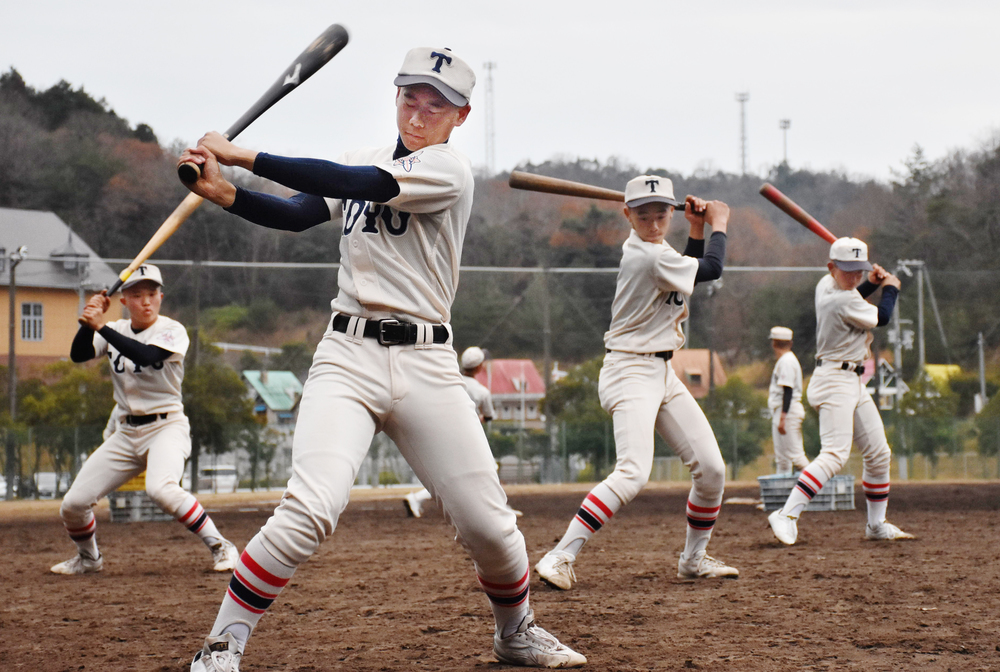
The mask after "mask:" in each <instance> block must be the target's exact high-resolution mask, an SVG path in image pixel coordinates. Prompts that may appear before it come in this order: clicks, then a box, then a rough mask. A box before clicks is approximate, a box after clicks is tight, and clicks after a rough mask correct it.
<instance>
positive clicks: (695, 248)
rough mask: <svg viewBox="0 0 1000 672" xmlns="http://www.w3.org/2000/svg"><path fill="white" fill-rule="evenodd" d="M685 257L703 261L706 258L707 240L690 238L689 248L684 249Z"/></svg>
mask: <svg viewBox="0 0 1000 672" xmlns="http://www.w3.org/2000/svg"><path fill="white" fill-rule="evenodd" d="M684 256H685V257H694V258H695V259H701V258H702V257H703V256H705V239H704V238H691V237H689V238H688V243H687V247H685V248H684Z"/></svg>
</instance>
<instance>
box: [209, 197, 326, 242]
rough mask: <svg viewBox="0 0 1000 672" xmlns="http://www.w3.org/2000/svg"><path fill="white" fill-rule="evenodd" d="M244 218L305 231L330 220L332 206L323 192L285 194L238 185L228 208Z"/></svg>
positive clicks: (287, 229)
mask: <svg viewBox="0 0 1000 672" xmlns="http://www.w3.org/2000/svg"><path fill="white" fill-rule="evenodd" d="M226 210H227V211H228V212H231V213H233V214H234V215H237V216H239V217H242V218H243V219H245V220H247V221H249V222H253V223H254V224H259V225H260V226H266V227H267V228H269V229H279V230H281V231H296V232H299V231H305V230H306V229H311V228H312V227H314V226H316V225H317V224H322V223H323V222H327V221H329V220H330V208H329V207H327V205H326V201H325V200H323V197H322V196H314V195H312V194H296V195H295V196H292V197H291V198H281V197H280V196H272V195H270V194H262V193H260V192H259V191H250V190H249V189H243V188H242V187H236V200H235V201H233V204H232V205H230V206H229V207H228V208H226Z"/></svg>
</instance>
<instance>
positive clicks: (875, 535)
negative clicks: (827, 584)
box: [52, 520, 917, 571]
mask: <svg viewBox="0 0 1000 672" xmlns="http://www.w3.org/2000/svg"><path fill="white" fill-rule="evenodd" d="M916 538H917V537H916V536H914V535H912V534H910V533H909V532H903V531H902V530H901V529H899V528H898V527H896V526H895V525H893V524H892V523H890V522H889V521H886V520H883V521H882V523H881V524H880V525H871V524H870V523H869V524H868V525H865V539H868V540H870V541H895V540H897V539H916ZM52 571H55V568H54V567H53V568H52Z"/></svg>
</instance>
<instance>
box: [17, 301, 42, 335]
mask: <svg viewBox="0 0 1000 672" xmlns="http://www.w3.org/2000/svg"><path fill="white" fill-rule="evenodd" d="M42 333H43V332H42V304H40V303H22V304H21V340H22V341H40V340H42Z"/></svg>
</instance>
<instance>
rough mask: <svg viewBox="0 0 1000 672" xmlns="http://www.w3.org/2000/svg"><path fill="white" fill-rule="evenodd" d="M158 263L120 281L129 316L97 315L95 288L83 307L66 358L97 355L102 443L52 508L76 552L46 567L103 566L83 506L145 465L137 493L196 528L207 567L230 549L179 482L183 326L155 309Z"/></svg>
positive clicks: (99, 299)
mask: <svg viewBox="0 0 1000 672" xmlns="http://www.w3.org/2000/svg"><path fill="white" fill-rule="evenodd" d="M162 287H163V278H162V277H161V275H160V269H159V268H157V267H156V266H154V265H152V264H143V265H142V266H140V267H139V268H137V269H136V271H135V272H134V273H133V274H132V275H131V276H129V278H128V280H126V281H125V282H124V283H123V284H122V298H121V302H122V304H123V305H124V306H125V307H126V308H127V309H128V313H129V315H130V316H131V317H130V318H127V319H122V320H116V321H114V322H107V320H106V319H105V317H104V314H105V313H106V312H107V310H108V308H110V307H111V299H109V298H108V297H107V296H106V295H104V294H103V293H102V294H95V295H94V296H92V297H91V298H90V300H89V301H88V302H87V305H86V306H84V309H83V315H82V323H81V326H80V330H79V331H78V332H77V334H76V337H75V338H74V339H73V345H72V347H71V349H70V359H72V360H73V361H74V362H86V361H88V360H91V359H94V358H95V357H103V356H107V358H108V360H109V362H110V364H111V380H112V383H113V385H114V394H115V403H116V406H115V409H114V411H112V417H111V418H110V419H109V420H108V425H107V427H106V428H105V430H104V443H102V444H101V445H100V447H99V448H97V450H95V451H94V452H93V454H92V455H91V456H90V457H89V458H88V459H87V461H86V462H84V464H83V467H81V468H80V473H79V474H77V477H76V480H74V481H73V485H72V486H71V487H70V489H69V492H67V493H66V496H65V497H64V498H63V502H62V506H61V507H60V509H59V515H60V516H61V517H62V520H63V524H64V525H65V526H66V531H67V532H69V536H70V538H71V539H72V540H73V543H75V544H76V547H77V554H76V555H75V556H74V557H72V558H70V559H69V560H66V561H65V562H60V563H59V564H58V565H55V566H53V567H52V571H53V572H54V573H56V574H89V573H91V572H99V571H101V570H102V569H103V568H104V557H103V556H102V555H101V552H100V551H99V550H98V548H97V539H96V535H95V531H96V528H97V521H96V520H95V518H94V512H93V508H94V505H95V504H97V502H98V501H100V499H101V498H102V497H104V496H105V495H107V494H108V493H109V492H111V491H112V490H115V489H116V488H118V487H119V486H120V485H122V484H123V483H125V482H126V481H128V480H129V479H131V478H132V477H133V476H137V475H138V474H140V473H142V472H143V471H145V472H146V494H148V495H149V498H150V499H152V500H153V501H154V502H156V505H157V506H159V507H160V508H161V509H163V510H164V511H165V512H167V513H169V514H170V515H172V516H174V517H175V518H177V520H178V521H180V522H181V524H183V525H184V526H185V527H187V528H188V530H190V531H191V532H193V533H195V534H197V535H198V537H199V538H200V539H201V540H202V542H204V544H205V546H207V547H208V549H209V551H211V553H212V568H213V569H214V570H215V571H217V572H228V571H232V570H233V568H234V567H235V566H236V561H237V559H238V557H239V553H238V552H237V550H236V547H235V546H234V545H233V544H232V543H230V542H229V541H227V540H226V539H225V538H224V537H223V536H222V535H221V534H220V533H219V530H218V529H217V528H216V527H215V523H214V522H212V519H211V518H210V517H209V515H208V514H207V513H205V509H203V508H202V506H201V504H199V503H198V500H197V499H195V497H194V495H192V494H190V493H189V492H186V491H185V490H183V489H182V488H181V486H180V479H181V475H182V474H183V471H184V460H186V459H187V457H188V455H190V454H191V426H190V424H189V423H188V419H187V416H186V415H184V406H183V404H182V402H181V381H182V380H183V379H184V354H185V353H186V352H187V349H188V335H187V331H186V330H185V329H184V325H182V324H181V323H180V322H177V321H176V320H172V319H170V318H169V317H164V316H163V315H160V302H161V301H162V300H163V292H162Z"/></svg>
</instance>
